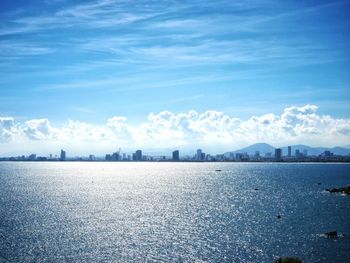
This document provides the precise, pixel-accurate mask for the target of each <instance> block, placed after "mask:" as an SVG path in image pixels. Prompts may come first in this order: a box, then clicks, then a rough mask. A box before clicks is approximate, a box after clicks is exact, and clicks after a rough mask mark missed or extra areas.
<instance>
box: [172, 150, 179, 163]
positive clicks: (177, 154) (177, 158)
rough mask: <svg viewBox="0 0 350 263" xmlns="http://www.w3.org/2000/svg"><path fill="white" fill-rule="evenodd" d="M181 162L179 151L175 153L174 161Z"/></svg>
mask: <svg viewBox="0 0 350 263" xmlns="http://www.w3.org/2000/svg"><path fill="white" fill-rule="evenodd" d="M179 160H180V155H179V150H176V151H173V161H179Z"/></svg>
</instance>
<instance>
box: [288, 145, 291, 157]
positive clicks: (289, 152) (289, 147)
mask: <svg viewBox="0 0 350 263" xmlns="http://www.w3.org/2000/svg"><path fill="white" fill-rule="evenodd" d="M288 157H292V146H288Z"/></svg>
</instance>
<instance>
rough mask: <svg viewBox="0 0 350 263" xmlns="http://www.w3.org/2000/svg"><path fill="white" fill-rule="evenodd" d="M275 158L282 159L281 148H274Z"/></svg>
mask: <svg viewBox="0 0 350 263" xmlns="http://www.w3.org/2000/svg"><path fill="white" fill-rule="evenodd" d="M275 160H276V161H281V160H282V149H281V148H277V149H275Z"/></svg>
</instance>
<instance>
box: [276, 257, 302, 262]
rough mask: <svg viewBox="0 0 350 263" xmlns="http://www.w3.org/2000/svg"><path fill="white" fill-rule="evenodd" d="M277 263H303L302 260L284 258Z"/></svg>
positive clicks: (277, 260)
mask: <svg viewBox="0 0 350 263" xmlns="http://www.w3.org/2000/svg"><path fill="white" fill-rule="evenodd" d="M275 263H303V262H302V261H301V259H300V258H296V257H284V258H278V259H276V260H275Z"/></svg>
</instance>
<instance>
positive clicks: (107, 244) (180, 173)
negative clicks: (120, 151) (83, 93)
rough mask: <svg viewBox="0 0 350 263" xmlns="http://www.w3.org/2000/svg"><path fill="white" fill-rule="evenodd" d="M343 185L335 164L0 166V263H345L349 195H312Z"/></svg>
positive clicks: (349, 252) (349, 258) (345, 174)
mask: <svg viewBox="0 0 350 263" xmlns="http://www.w3.org/2000/svg"><path fill="white" fill-rule="evenodd" d="M217 169H221V170H222V171H221V172H217V171H215V170H217ZM347 184H350V165H347V164H253V163H245V164H244V163H243V164H240V163H88V162H86V163H69V162H64V163H40V162H35V163H29V162H28V163H20V162H11V163H9V162H1V163H0V262H138V261H142V262H144V261H150V262H153V261H155V262H157V261H159V262H164V261H165V262H169V261H171V262H173V261H177V262H187V261H189V262H193V261H197V262H198V261H199V262H273V260H274V259H275V258H276V257H278V256H299V257H300V258H301V259H302V260H304V262H350V238H349V235H350V210H349V208H350V197H349V196H343V195H340V194H330V193H328V192H325V191H323V190H324V189H325V188H329V187H334V186H343V185H347ZM256 188H257V189H258V190H255V189H256ZM277 215H281V219H278V218H277ZM332 230H337V231H338V232H341V233H343V234H345V237H343V238H338V239H327V238H325V237H323V236H322V235H321V234H322V233H324V232H327V231H332ZM347 235H348V236H347Z"/></svg>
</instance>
